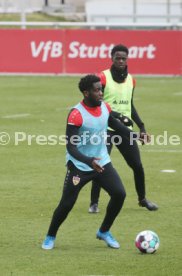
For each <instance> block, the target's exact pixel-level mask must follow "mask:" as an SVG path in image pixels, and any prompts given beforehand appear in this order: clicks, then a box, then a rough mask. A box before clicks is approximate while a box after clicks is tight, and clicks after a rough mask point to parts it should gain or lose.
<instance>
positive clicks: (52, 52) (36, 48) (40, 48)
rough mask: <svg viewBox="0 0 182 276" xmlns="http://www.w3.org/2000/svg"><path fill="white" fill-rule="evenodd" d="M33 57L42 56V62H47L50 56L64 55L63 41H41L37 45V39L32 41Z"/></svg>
mask: <svg viewBox="0 0 182 276" xmlns="http://www.w3.org/2000/svg"><path fill="white" fill-rule="evenodd" d="M30 46H31V51H32V56H33V58H38V57H40V56H41V57H42V62H47V61H48V58H59V57H60V56H61V55H62V47H63V45H62V43H61V42H59V41H51V40H49V41H46V42H44V41H41V42H40V43H39V44H37V45H36V42H35V41H31V43H30Z"/></svg>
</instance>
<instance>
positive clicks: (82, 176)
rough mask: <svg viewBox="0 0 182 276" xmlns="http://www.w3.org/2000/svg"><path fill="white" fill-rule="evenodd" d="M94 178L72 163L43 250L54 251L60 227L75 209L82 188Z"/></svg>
mask: <svg viewBox="0 0 182 276" xmlns="http://www.w3.org/2000/svg"><path fill="white" fill-rule="evenodd" d="M92 178H93V172H90V173H85V172H82V171H80V170H78V169H77V168H76V167H75V166H74V165H73V164H72V163H71V164H70V166H69V167H68V170H67V174H66V177H65V181H64V186H63V193H62V197H61V200H60V202H59V204H58V206H57V208H56V209H55V211H54V213H53V216H52V220H51V223H50V226H49V230H48V232H47V236H46V239H45V240H44V242H43V244H42V248H43V249H52V248H53V247H54V241H55V238H56V234H57V231H58V229H59V227H60V226H61V224H62V223H63V222H64V220H65V219H66V218H67V216H68V214H69V212H70V211H71V209H72V208H73V206H74V204H75V202H76V200H77V197H78V194H79V192H80V190H81V189H82V187H83V186H84V185H85V184H86V183H87V182H89V181H90V180H91V179H92Z"/></svg>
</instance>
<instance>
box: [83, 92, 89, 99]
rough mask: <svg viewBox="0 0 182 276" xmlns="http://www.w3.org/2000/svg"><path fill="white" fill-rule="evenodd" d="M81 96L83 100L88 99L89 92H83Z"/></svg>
mask: <svg viewBox="0 0 182 276" xmlns="http://www.w3.org/2000/svg"><path fill="white" fill-rule="evenodd" d="M83 96H84V97H85V98H88V96H89V91H86V90H85V91H83Z"/></svg>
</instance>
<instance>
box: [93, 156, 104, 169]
mask: <svg viewBox="0 0 182 276" xmlns="http://www.w3.org/2000/svg"><path fill="white" fill-rule="evenodd" d="M97 160H101V158H96V157H95V158H94V160H93V161H92V167H93V169H94V170H95V171H97V172H99V173H102V172H103V171H104V168H103V167H102V166H101V165H99V163H98V161H97Z"/></svg>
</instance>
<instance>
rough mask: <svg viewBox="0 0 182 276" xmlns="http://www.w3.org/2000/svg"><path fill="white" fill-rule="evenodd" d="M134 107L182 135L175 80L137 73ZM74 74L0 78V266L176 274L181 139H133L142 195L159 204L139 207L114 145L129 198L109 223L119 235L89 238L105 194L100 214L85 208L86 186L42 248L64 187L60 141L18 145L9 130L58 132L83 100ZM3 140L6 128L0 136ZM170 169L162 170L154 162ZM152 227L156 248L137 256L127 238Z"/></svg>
mask: <svg viewBox="0 0 182 276" xmlns="http://www.w3.org/2000/svg"><path fill="white" fill-rule="evenodd" d="M136 79H137V88H136V91H135V106H136V108H137V109H138V111H139V114H140V115H141V117H142V118H143V120H144V122H145V125H146V127H147V130H148V132H149V133H151V134H154V135H155V136H157V135H159V134H160V135H163V134H164V131H167V135H168V137H167V138H168V139H169V137H170V136H171V135H178V136H179V137H181V136H182V129H181V118H182V108H181V106H182V79H180V78H178V77H173V78H167V77H166V78H142V77H136ZM78 80H79V77H47V76H46V77H45V76H44V77H35V76H31V77H25V76H21V77H20V76H16V77H15V76H6V77H5V76H1V77H0V132H1V133H2V132H7V133H8V134H9V137H10V139H11V140H10V142H9V143H8V145H1V146H0V156H1V166H0V194H1V199H0V210H1V211H0V238H1V241H0V271H1V272H0V274H1V275H3V276H4V275H16V276H29V275H30V276H32V275H37V276H39V275H50V276H51V275H62V276H89V275H107V276H109V275H110V276H111V275H112V276H119V275H122V276H134V275H135V276H137V275H140V276H141V275H142V276H144V275H149V276H158V275H160V276H167V275H170V276H172V275H174V276H177V275H182V266H181V260H180V259H181V251H182V245H181V234H182V229H181V225H182V221H181V217H182V215H181V194H182V193H181V192H182V185H181V184H182V170H181V157H182V147H181V145H180V144H179V145H175V146H174V145H171V144H170V143H169V141H167V145H162V138H161V140H160V143H161V145H157V144H156V143H155V144H154V145H153V146H149V145H148V146H140V150H141V157H142V161H143V166H144V168H145V174H146V189H147V197H148V198H149V199H150V200H153V201H154V202H156V203H157V204H158V205H159V211H157V212H149V211H147V210H145V209H143V208H140V207H138V205H137V197H136V192H135V188H134V181H133V175H132V171H131V169H130V168H128V167H127V165H126V164H125V161H124V160H123V158H122V157H121V156H120V154H119V153H118V152H117V150H116V149H114V150H113V152H112V161H113V164H114V166H115V167H116V169H117V170H118V172H119V174H120V176H121V178H122V181H123V183H124V186H125V189H126V192H127V197H126V200H125V204H124V207H123V210H122V212H121V213H120V214H119V216H118V217H117V219H116V221H115V223H114V225H113V227H112V229H111V231H112V233H113V235H114V236H115V237H116V238H117V240H118V241H119V243H120V244H121V248H120V249H119V250H113V249H109V248H107V247H106V245H105V243H104V242H103V241H99V240H97V239H96V238H95V234H96V231H97V229H98V227H99V226H100V223H101V221H102V219H103V216H104V212H105V208H106V205H107V202H108V195H107V194H106V193H105V192H104V191H102V193H101V198H100V205H99V208H100V213H99V214H97V215H90V214H88V206H89V199H90V187H91V185H90V184H88V185H87V186H86V187H84V189H83V190H82V191H81V193H80V195H79V198H78V201H77V203H76V205H75V207H74V209H73V210H72V212H71V213H70V215H69V217H68V219H67V220H66V222H65V223H64V224H63V225H62V227H61V228H60V229H59V232H58V235H57V240H56V247H55V249H54V250H52V251H43V250H42V249H41V243H42V240H43V239H44V237H45V234H46V232H47V228H48V225H49V223H50V218H51V216H52V212H53V210H54V208H55V207H56V205H57V204H58V201H59V199H60V196H61V192H62V185H63V180H64V176H65V172H66V168H65V146H63V145H59V144H56V145H47V144H46V142H45V140H44V139H45V138H41V137H39V139H42V140H41V141H42V142H40V140H39V142H40V143H42V144H41V145H40V144H37V143H36V141H35V138H32V140H31V145H29V144H30V142H29V144H28V141H27V140H26V141H23V142H19V145H15V141H14V138H15V133H17V132H24V133H25V135H26V138H27V137H28V135H35V137H37V136H38V135H43V137H48V135H55V136H56V137H58V136H59V135H64V133H65V122H66V117H67V114H68V110H69V108H70V107H71V106H73V105H74V104H76V103H77V102H78V101H80V100H81V98H82V96H81V93H80V92H79V90H78V88H77V83H78ZM2 141H5V136H3V137H2V138H1V142H2ZM165 169H168V170H175V171H176V172H175V173H164V172H163V173H162V172H161V170H165ZM146 229H150V230H153V231H155V232H156V233H157V234H158V235H159V238H160V248H159V250H158V251H157V252H156V253H155V254H153V255H150V254H149V255H145V254H144V255H142V254H140V253H139V251H137V249H136V248H135V245H134V240H135V237H136V235H137V233H138V232H140V231H142V230H146Z"/></svg>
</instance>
